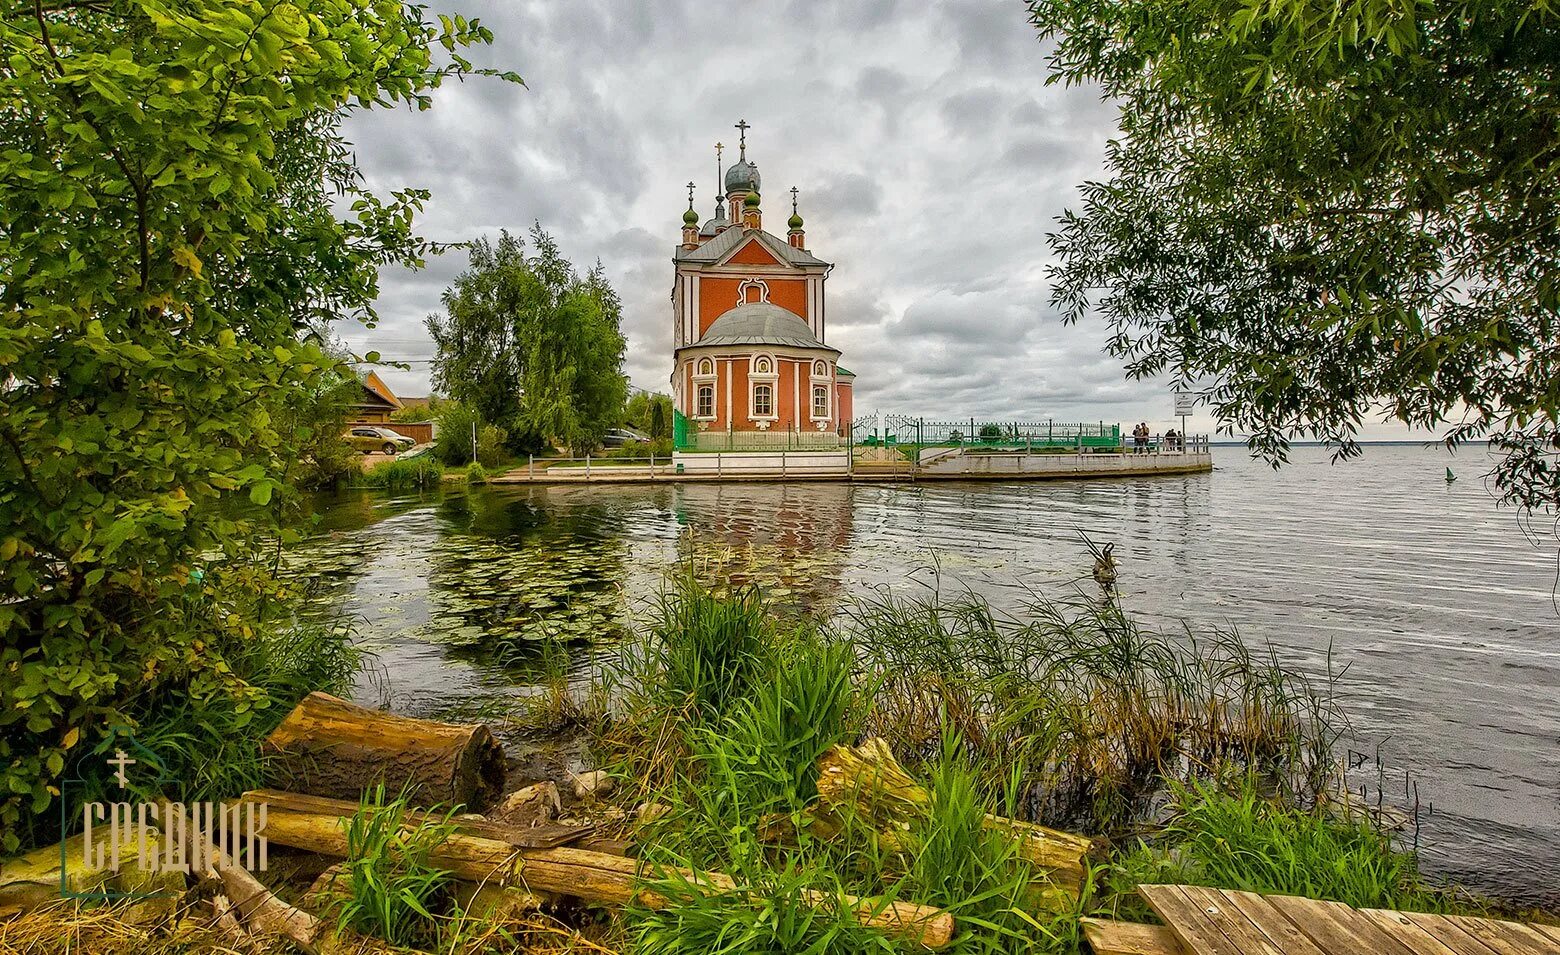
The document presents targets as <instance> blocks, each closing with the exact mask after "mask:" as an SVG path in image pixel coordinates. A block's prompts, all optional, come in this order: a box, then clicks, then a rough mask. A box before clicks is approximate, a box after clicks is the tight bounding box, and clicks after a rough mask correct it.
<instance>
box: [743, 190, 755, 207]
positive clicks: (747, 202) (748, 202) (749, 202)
mask: <svg viewBox="0 0 1560 955" xmlns="http://www.w3.org/2000/svg"><path fill="white" fill-rule="evenodd" d="M742 204H743V205H744V206H746V207H748V208H749V209H757V208H758V193H756V192H750V193H748V195H747V198H746V199H743V200H742Z"/></svg>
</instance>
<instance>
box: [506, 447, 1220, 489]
mask: <svg viewBox="0 0 1560 955" xmlns="http://www.w3.org/2000/svg"><path fill="white" fill-rule="evenodd" d="M917 450H918V449H910V451H909V453H908V454H907V453H904V452H902V451H900V450H897V449H865V450H856V451H854V452H853V451H851V450H839V451H820V450H807V451H702V452H696V453H675V454H673V455H672V456H671V457H670V458H664V459H661V460H660V461H657V460H656V459H654V458H646V459H622V458H591V457H589V456H586V457H582V458H566V459H557V458H533V459H531V460H529V461H527V462H526V463H524V464H522V465H520V466H518V467H514V468H510V469H508V470H506V471H504V472H503V473H501V474H492V475H487V476H486V479H487V482H488V483H491V484H668V483H711V482H739V483H740V482H754V481H757V482H772V481H780V482H791V481H797V482H802V481H825V482H831V481H832V482H845V483H874V484H898V483H918V482H922V481H1054V480H1066V479H1074V480H1077V479H1105V478H1123V477H1147V476H1152V475H1159V474H1166V475H1170V474H1197V473H1202V472H1207V471H1211V470H1213V455H1212V452H1211V451H1210V450H1209V449H1208V446H1207V444H1206V443H1203V444H1199V445H1198V446H1197V448H1195V449H1192V450H1186V451H1164V450H1159V449H1155V450H1152V451H1145V452H1143V453H1132V452H1099V451H1091V452H1089V453H1086V454H1084V453H1060V454H1054V453H1050V454H1042V453H1038V452H1036V453H1029V452H1026V451H1025V450H1024V449H1023V448H1013V449H964V448H958V447H952V448H933V449H927V450H919V454H918V455H917Z"/></svg>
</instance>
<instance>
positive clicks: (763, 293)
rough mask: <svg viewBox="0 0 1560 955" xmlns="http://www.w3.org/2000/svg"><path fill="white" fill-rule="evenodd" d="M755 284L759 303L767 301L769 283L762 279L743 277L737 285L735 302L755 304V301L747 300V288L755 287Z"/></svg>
mask: <svg viewBox="0 0 1560 955" xmlns="http://www.w3.org/2000/svg"><path fill="white" fill-rule="evenodd" d="M755 286H756V287H757V288H758V301H759V302H760V303H762V302H767V301H769V283H768V282H765V281H764V280H763V279H755V278H746V279H743V280H742V282H741V283H740V284H738V285H737V304H738V305H752V304H757V303H753V302H749V301H748V300H747V290H748V289H749V288H750V287H755Z"/></svg>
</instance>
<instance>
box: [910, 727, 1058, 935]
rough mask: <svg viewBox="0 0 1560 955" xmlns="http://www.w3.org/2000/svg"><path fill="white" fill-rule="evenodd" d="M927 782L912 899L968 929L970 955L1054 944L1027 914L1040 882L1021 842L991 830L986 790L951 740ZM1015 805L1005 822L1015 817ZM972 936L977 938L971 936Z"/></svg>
mask: <svg viewBox="0 0 1560 955" xmlns="http://www.w3.org/2000/svg"><path fill="white" fill-rule="evenodd" d="M948 743H949V744H948V745H945V746H944V753H943V758H942V759H941V760H940V761H939V762H938V763H937V764H935V765H934V766H933V767H932V768H931V771H930V777H929V779H928V780H927V783H928V785H927V791H928V793H930V795H931V804H930V805H929V806H928V807H927V811H926V814H925V815H924V816H921V817H919V818H916V819H914V820H912V822H911V825H910V839H911V840H912V842H913V844H914V846H915V852H914V858H913V860H912V861H911V863H910V871H909V873H908V874H907V877H906V879H905V884H904V886H903V888H902V891H903V892H904V894H905V896H906V897H907V898H913V899H915V900H916V901H917V902H921V903H922V904H926V905H936V906H938V907H940V908H943V909H946V910H947V911H949V912H951V913H952V914H953V916H954V917H955V918H956V919H958V920H959V922H960V924H961V925H962V926H963V927H964V936H965V937H964V939H963V942H964V944H962V945H960V946H959V949H960V951H965V952H1025V951H1029V950H1030V948H1031V947H1032V946H1033V944H1034V934H1035V933H1036V932H1039V933H1040V934H1041V935H1042V936H1049V937H1051V938H1053V939H1054V938H1055V937H1056V933H1055V932H1054V931H1053V930H1052V929H1050V928H1048V927H1046V926H1044V925H1042V924H1041V923H1040V922H1038V921H1037V920H1036V919H1035V917H1034V916H1031V915H1030V914H1028V910H1029V909H1032V908H1035V909H1037V908H1038V906H1035V905H1033V903H1032V901H1031V900H1030V895H1031V887H1032V884H1033V883H1034V882H1035V881H1036V879H1037V874H1036V872H1035V871H1034V868H1033V867H1032V866H1031V865H1030V864H1028V863H1027V862H1025V861H1024V859H1023V858H1022V857H1021V855H1020V845H1019V843H1018V841H1017V840H1016V839H1013V838H1011V837H1010V836H1008V835H1006V834H1005V833H1001V832H998V831H996V830H993V829H988V828H986V826H985V815H986V813H987V811H988V807H987V804H986V800H985V797H984V796H983V795H982V789H981V785H980V783H979V780H978V778H977V774H976V773H975V771H974V770H973V768H972V767H970V766H968V765H967V764H966V763H965V760H964V757H963V756H962V754H961V748H960V747H959V746H958V745H957V744H956V743H955V742H954V741H952V740H949V741H948ZM1014 808H1015V807H1014V806H1013V805H1012V804H1011V803H1010V804H1009V805H1008V806H1006V807H1004V813H1003V814H1004V815H1007V816H1012V815H1014ZM971 929H974V931H971Z"/></svg>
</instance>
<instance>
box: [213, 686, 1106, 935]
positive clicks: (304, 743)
mask: <svg viewBox="0 0 1560 955" xmlns="http://www.w3.org/2000/svg"><path fill="white" fill-rule="evenodd" d="M265 750H266V753H267V755H268V757H269V760H268V770H267V772H268V778H269V779H270V780H271V781H272V782H273V784H274V785H277V786H285V787H286V789H282V788H274V789H262V790H256V791H254V792H250V793H246V794H245V795H244V797H243V798H244V799H245V800H246V801H249V802H252V803H255V804H263V805H264V806H265V807H266V825H265V834H266V836H267V838H268V839H269V840H270V842H271V843H273V844H279V845H283V846H290V847H294V848H298V849H303V850H307V851H310V852H314V853H319V854H321V855H324V856H327V857H332V858H337V859H343V858H345V857H346V856H347V838H346V822H347V820H349V819H350V818H351V817H352V816H353V815H354V814H355V813H356V812H357V811H358V808H359V800H360V799H361V797H362V794H363V793H364V792H365V791H367V790H369V789H371V788H372V787H374V786H377V785H379V784H381V783H382V784H383V785H384V787H385V790H384V791H385V792H386V793H389V794H395V793H399V792H402V791H405V792H407V793H409V794H410V796H411V798H412V801H413V802H414V804H416V805H425V806H432V805H457V804H459V805H463V806H465V807H466V810H467V812H468V813H472V814H480V813H482V812H485V811H487V810H488V809H490V808H491V807H492V806H493V805H494V804H495V803H496V802H497V800H498V799H499V797H500V795H501V794H502V789H503V782H504V756H503V752H502V749H501V748H500V747H499V745H498V743H497V742H496V741H495V740H494V738H493V735H492V733H491V732H490V731H489V730H488V729H487V728H486V727H483V726H479V725H477V726H460V725H453V724H445V723H435V722H430V721H426V720H414V719H407V718H404V717H399V716H394V715H391V714H388V713H384V712H380V711H376V710H369V709H365V708H363V707H359V706H356V705H354V704H351V703H348V702H345V701H343V700H339V699H336V698H335V697H332V696H327V695H325V694H323V693H314V694H311V695H310V696H308V697H307V698H306V699H304V700H303V702H301V703H300V704H299V705H298V707H297V708H296V709H295V710H294V711H293V712H292V713H291V714H289V715H288V717H287V718H286V720H284V721H283V722H282V724H281V725H280V726H279V727H278V728H277V730H276V731H275V732H274V733H273V734H272V735H271V736H270V738H269V739H268V740H267V741H266V744H265ZM819 770H820V778H819V783H818V791H819V797H820V803H821V804H822V806H823V807H824V808H825V809H828V808H830V807H838V806H840V805H843V804H847V803H848V804H853V805H855V806H857V807H858V808H859V809H861V810H862V811H865V812H867V813H869V814H870V815H869V818H873V819H882V820H884V823H885V828H886V829H888V830H890V831H892V830H893V829H894V828H895V826H894V824H893V823H891V822H890V820H893V819H901V820H902V819H903V818H904V817H905V816H907V815H909V814H910V813H913V812H916V811H919V810H920V809H921V808H923V807H924V806H925V805H926V804H927V800H928V796H927V793H926V791H925V790H923V789H922V788H921V787H919V786H917V785H916V784H915V783H914V781H912V780H911V779H910V777H909V776H908V775H907V774H906V773H905V772H904V770H903V769H902V768H900V766H899V765H898V763H896V762H895V761H894V758H893V756H892V754H891V753H890V752H889V749H888V747H887V745H886V744H884V743H883V742H882V741H881V740H868V741H867V742H866V743H864V744H863V745H862V746H859V747H845V746H840V747H835V748H834V749H832V750H830V751H829V752H828V753H827V754H826V755H825V756H824V757H823V759H822V760H820V765H819ZM421 818H422V817H421V816H420V814H417V813H409V814H408V817H407V823H408V824H410V825H415V824H417V823H418V822H419V821H420V819H421ZM454 821H455V823H456V828H455V830H454V832H453V833H452V834H451V835H450V836H449V837H448V838H447V839H446V840H445V841H444V842H443V843H442V844H441V845H440V846H439V847H438V848H437V849H435V850H434V851H433V853H432V855H431V857H430V860H429V861H430V862H431V863H432V864H434V865H437V866H439V867H440V868H443V869H445V870H447V871H449V872H450V873H451V874H452V875H453V876H454V877H455V878H456V879H458V880H460V881H461V883H464V884H465V888H466V889H469V890H471V892H470V893H468V894H472V893H475V892H482V893H486V894H488V895H490V896H495V897H497V898H498V899H499V900H500V901H504V900H506V899H507V900H509V901H513V900H514V899H523V900H528V901H529V903H530V904H535V902H536V901H537V900H540V899H544V898H550V897H558V896H569V897H573V898H577V899H581V900H583V901H585V902H589V903H596V904H606V905H626V904H629V903H637V904H640V905H644V906H648V907H651V908H659V907H664V906H666V905H669V904H670V900H668V899H666V898H665V897H663V896H661V895H658V894H657V893H655V892H654V891H652V890H651V889H650V888H648V887H647V883H652V884H653V880H655V879H658V878H666V877H675V878H679V879H680V880H681V881H683V882H685V883H686V884H688V885H692V886H698V887H702V888H703V889H704V890H706V891H708V892H709V893H711V894H715V893H724V892H729V891H732V890H733V889H734V888H736V885H735V883H734V881H733V880H732V879H731V877H730V876H727V875H724V874H721V873H718V872H708V873H695V872H691V871H687V870H677V869H671V868H669V867H665V866H654V865H651V864H649V863H645V862H643V861H641V860H637V859H634V858H630V857H629V856H627V855H625V854H622V850H621V846H619V845H615V844H612V843H608V842H606V841H605V840H599V839H592V838H591V832H592V829H591V827H589V826H567V825H561V824H551V825H542V826H538V827H529V828H521V827H516V826H512V825H505V824H502V823H499V822H495V821H491V820H488V819H486V818H484V817H482V816H480V815H465V816H459V817H456V818H455V820H454ZM987 825H988V826H989V827H991V828H995V829H1000V830H1002V831H1003V832H1006V833H1009V834H1011V835H1012V836H1013V837H1015V838H1017V839H1021V840H1022V842H1023V847H1024V849H1023V856H1024V857H1025V858H1026V859H1028V860H1029V861H1031V862H1033V863H1034V864H1036V865H1037V866H1038V867H1040V868H1041V870H1042V871H1044V872H1045V873H1046V874H1047V877H1048V879H1049V882H1048V887H1049V889H1050V890H1051V891H1070V892H1073V893H1076V892H1077V891H1078V888H1079V885H1080V884H1081V882H1082V880H1083V875H1084V858H1085V856H1086V855H1087V854H1088V853H1089V852H1090V851H1091V849H1092V844H1091V842H1090V841H1089V840H1087V839H1083V838H1081V837H1078V836H1074V835H1070V834H1068V833H1063V832H1057V831H1055V830H1051V829H1046V828H1044V827H1041V826H1036V825H1033V824H1030V823H1024V822H1019V821H1016V820H1012V819H1004V818H1000V817H996V816H988V817H987ZM901 828H902V827H901ZM604 849H616V850H619V851H603V850H604ZM201 875H202V876H203V878H205V879H207V880H209V881H211V882H212V883H214V884H215V885H216V886H217V887H218V888H219V891H220V892H221V894H222V897H224V898H225V899H226V900H229V901H230V902H231V909H230V910H229V912H230V913H234V914H236V915H237V917H238V918H239V919H241V920H242V921H243V923H244V924H245V925H246V926H247V928H248V929H249V930H250V931H255V932H261V933H270V934H280V935H283V936H286V937H287V938H289V939H291V940H292V941H293V942H295V943H296V944H297V945H299V946H300V947H301V948H303V949H304V950H305V951H317V950H318V946H319V943H320V942H321V941H322V940H323V939H324V938H325V936H326V935H327V934H328V932H327V927H326V926H324V925H323V923H322V922H321V921H320V920H319V919H318V918H316V917H315V916H314V915H311V914H309V913H308V912H305V911H303V910H301V909H298V908H295V907H293V906H291V905H288V904H287V903H285V902H283V901H282V900H281V899H279V898H277V897H276V896H275V895H273V894H272V893H271V892H269V891H268V890H267V889H266V888H265V887H264V886H262V885H261V884H260V883H259V882H258V881H256V880H255V879H254V878H252V877H251V876H250V875H249V874H248V873H246V872H244V870H243V869H241V868H239V867H238V866H235V865H224V866H221V867H219V868H217V869H215V870H212V871H209V872H206V873H201ZM490 901H491V900H490ZM817 902H818V904H819V905H824V904H828V903H834V902H838V903H839V904H842V905H843V906H844V907H845V908H846V909H847V910H849V911H851V912H853V913H854V915H855V917H856V918H857V919H858V920H859V921H860V922H861V923H862V924H864V925H870V926H873V927H876V928H878V929H880V930H882V931H884V932H885V933H888V934H890V935H893V936H896V937H898V938H900V939H903V940H906V941H912V942H916V943H919V944H921V945H923V946H925V947H927V948H931V949H936V948H940V947H942V946H944V945H946V944H948V942H949V941H951V940H952V938H953V935H954V929H955V926H954V919H953V916H952V915H950V914H949V913H947V912H944V911H942V910H940V909H937V908H934V907H931V906H925V905H918V904H915V903H912V902H901V901H890V900H882V899H870V898H861V899H857V898H851V897H845V898H843V899H836V898H834V897H832V896H831V897H829V898H827V899H826V898H824V897H823V896H821V895H820V897H819V898H818V899H817Z"/></svg>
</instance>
